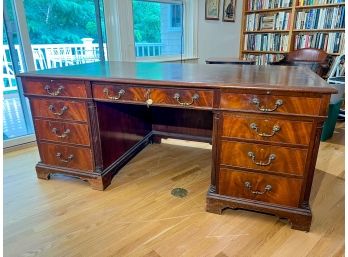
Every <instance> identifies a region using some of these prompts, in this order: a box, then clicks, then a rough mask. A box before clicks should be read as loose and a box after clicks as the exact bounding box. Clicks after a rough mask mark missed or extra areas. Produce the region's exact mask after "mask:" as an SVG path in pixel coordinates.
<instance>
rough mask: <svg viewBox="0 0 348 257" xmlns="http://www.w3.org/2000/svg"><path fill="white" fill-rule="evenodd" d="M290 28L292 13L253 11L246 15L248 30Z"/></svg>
mask: <svg viewBox="0 0 348 257" xmlns="http://www.w3.org/2000/svg"><path fill="white" fill-rule="evenodd" d="M289 28H290V13H289V12H278V13H274V14H259V13H252V14H248V15H247V16H246V22H245V30H246V31H262V30H288V29H289Z"/></svg>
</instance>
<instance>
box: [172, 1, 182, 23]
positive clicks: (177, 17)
mask: <svg viewBox="0 0 348 257" xmlns="http://www.w3.org/2000/svg"><path fill="white" fill-rule="evenodd" d="M181 9H182V8H181V5H178V4H175V5H171V6H170V16H171V17H170V18H171V19H170V22H171V24H170V25H171V27H172V28H180V27H181V26H182V12H181Z"/></svg>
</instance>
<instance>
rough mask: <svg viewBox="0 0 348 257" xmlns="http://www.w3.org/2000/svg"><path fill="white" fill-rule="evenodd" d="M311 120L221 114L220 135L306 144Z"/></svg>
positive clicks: (309, 133)
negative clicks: (221, 125)
mask: <svg viewBox="0 0 348 257" xmlns="http://www.w3.org/2000/svg"><path fill="white" fill-rule="evenodd" d="M311 131H312V122H308V121H307V122H305V121H295V120H286V119H281V118H272V117H269V116H265V115H234V114H224V115H223V129H222V136H224V137H231V138H245V139H253V140H262V141H269V142H282V143H289V144H302V145H308V144H309V141H310V136H311Z"/></svg>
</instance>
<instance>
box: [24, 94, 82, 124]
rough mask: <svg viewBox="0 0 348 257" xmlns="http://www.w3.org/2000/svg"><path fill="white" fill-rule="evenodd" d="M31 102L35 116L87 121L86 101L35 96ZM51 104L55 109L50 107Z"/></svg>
mask: <svg viewBox="0 0 348 257" xmlns="http://www.w3.org/2000/svg"><path fill="white" fill-rule="evenodd" d="M30 103H31V109H32V113H33V116H34V117H42V118H50V119H57V120H71V121H87V109H86V104H85V103H84V102H79V101H74V100H65V101H63V100H56V99H36V98H35V99H32V100H31V101H30ZM50 106H52V107H53V109H52V108H50ZM55 113H56V114H55ZM57 113H58V114H57Z"/></svg>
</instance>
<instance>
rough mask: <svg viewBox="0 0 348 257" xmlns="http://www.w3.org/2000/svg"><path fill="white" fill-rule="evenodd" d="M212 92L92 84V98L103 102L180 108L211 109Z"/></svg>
mask: <svg viewBox="0 0 348 257" xmlns="http://www.w3.org/2000/svg"><path fill="white" fill-rule="evenodd" d="M213 95H214V93H213V91H212V90H204V89H198V90H196V89H185V88H150V87H133V86H128V85H117V84H116V85H108V84H93V98H94V99H97V100H103V101H113V102H131V103H139V104H147V105H148V106H150V105H168V106H182V107H198V108H208V109H211V108H212V107H213V99H214V97H213Z"/></svg>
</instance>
